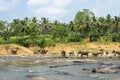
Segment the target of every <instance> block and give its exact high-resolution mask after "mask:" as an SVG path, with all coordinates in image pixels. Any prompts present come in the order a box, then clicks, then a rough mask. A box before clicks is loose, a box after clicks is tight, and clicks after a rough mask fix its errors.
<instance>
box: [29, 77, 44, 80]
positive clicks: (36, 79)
mask: <svg viewBox="0 0 120 80" xmlns="http://www.w3.org/2000/svg"><path fill="white" fill-rule="evenodd" d="M31 80H46V79H45V78H43V77H34V78H31Z"/></svg>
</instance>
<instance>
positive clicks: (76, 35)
mask: <svg viewBox="0 0 120 80" xmlns="http://www.w3.org/2000/svg"><path fill="white" fill-rule="evenodd" d="M80 41H82V36H81V35H80V33H72V34H70V35H69V37H68V42H80Z"/></svg>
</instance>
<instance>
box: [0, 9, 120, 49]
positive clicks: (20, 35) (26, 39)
mask: <svg viewBox="0 0 120 80" xmlns="http://www.w3.org/2000/svg"><path fill="white" fill-rule="evenodd" d="M110 35H112V36H111V37H110V40H111V41H113V42H120V16H114V17H113V16H111V15H110V14H108V15H107V16H106V17H96V16H95V15H94V13H93V12H92V11H90V10H88V9H83V11H78V12H77V13H76V15H75V18H74V20H73V21H70V22H69V23H60V22H59V21H57V20H56V21H53V22H51V21H50V20H49V19H48V18H45V17H43V18H41V20H38V19H37V18H36V17H32V18H28V17H25V18H24V19H23V20H20V19H14V20H13V21H12V22H10V23H8V22H7V21H2V20H1V21H0V43H1V44H5V43H16V44H20V45H23V46H30V45H39V46H41V47H43V48H44V47H45V45H51V43H53V44H54V43H55V42H56V43H57V42H81V41H83V40H84V39H86V38H89V41H91V42H94V41H98V40H99V41H100V39H101V37H104V36H106V37H107V36H110Z"/></svg>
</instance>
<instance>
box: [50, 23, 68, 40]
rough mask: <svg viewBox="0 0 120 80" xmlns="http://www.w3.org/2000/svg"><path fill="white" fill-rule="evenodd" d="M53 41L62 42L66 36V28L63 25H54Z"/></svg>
mask: <svg viewBox="0 0 120 80" xmlns="http://www.w3.org/2000/svg"><path fill="white" fill-rule="evenodd" d="M52 34H53V39H57V38H58V39H59V40H60V41H63V40H64V39H65V37H66V36H67V29H66V26H64V25H63V24H60V25H57V26H56V25H55V26H54V28H53V33H52Z"/></svg>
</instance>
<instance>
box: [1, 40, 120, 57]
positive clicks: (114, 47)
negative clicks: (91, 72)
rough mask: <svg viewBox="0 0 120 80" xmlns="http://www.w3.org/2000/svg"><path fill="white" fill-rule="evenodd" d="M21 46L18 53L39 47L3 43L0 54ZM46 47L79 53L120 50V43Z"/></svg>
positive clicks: (30, 51) (50, 49) (31, 50)
mask: <svg viewBox="0 0 120 80" xmlns="http://www.w3.org/2000/svg"><path fill="white" fill-rule="evenodd" d="M16 48H19V49H18V51H17V54H18V55H30V54H33V51H35V50H37V49H39V47H36V46H34V47H29V48H25V47H22V46H18V45H15V44H9V45H1V46H0V54H1V55H9V54H11V50H12V49H16ZM45 49H47V50H48V53H60V52H61V50H65V51H66V52H67V53H68V52H70V51H75V53H77V52H78V51H79V50H89V51H90V52H94V51H97V50H99V49H104V51H108V52H111V51H112V50H117V51H120V43H95V42H94V43H86V44H57V45H56V46H49V47H46V48H45Z"/></svg>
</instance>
